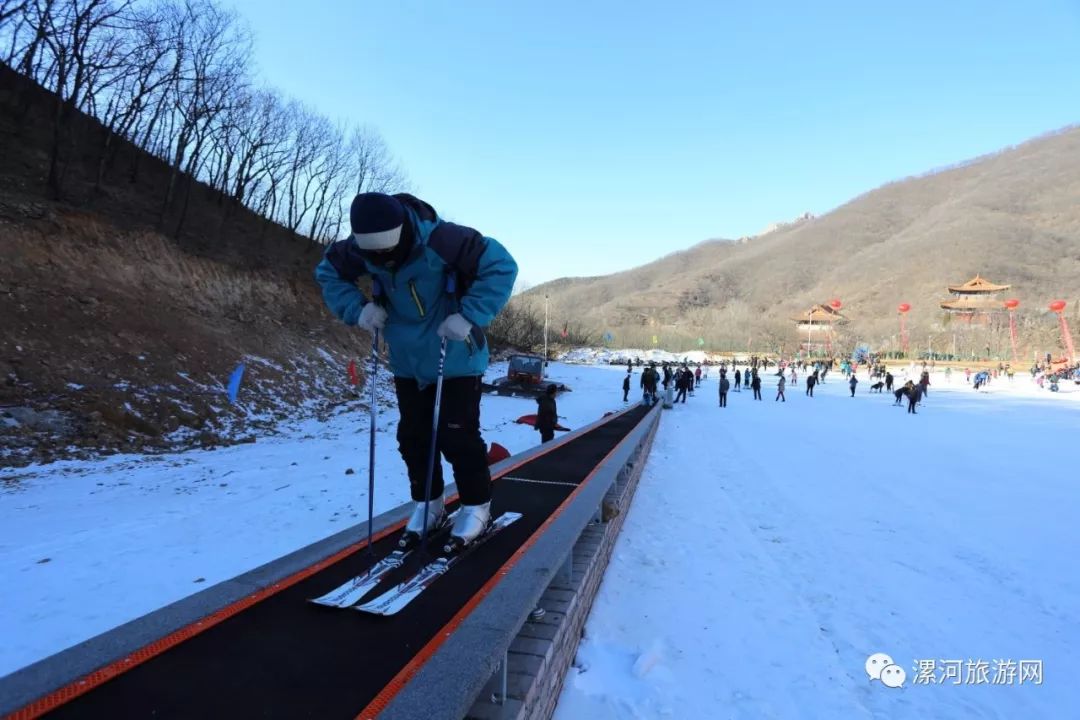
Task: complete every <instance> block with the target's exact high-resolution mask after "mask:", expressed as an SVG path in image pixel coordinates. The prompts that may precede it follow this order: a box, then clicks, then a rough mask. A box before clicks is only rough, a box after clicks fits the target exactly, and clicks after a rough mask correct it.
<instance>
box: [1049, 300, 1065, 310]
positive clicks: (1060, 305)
mask: <svg viewBox="0 0 1080 720" xmlns="http://www.w3.org/2000/svg"><path fill="white" fill-rule="evenodd" d="M1065 304H1066V303H1065V301H1064V300H1055V301H1054V302H1052V303H1050V309H1051V310H1053V311H1054V312H1056V313H1060V312H1064V311H1065Z"/></svg>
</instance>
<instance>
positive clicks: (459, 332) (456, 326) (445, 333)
mask: <svg viewBox="0 0 1080 720" xmlns="http://www.w3.org/2000/svg"><path fill="white" fill-rule="evenodd" d="M471 332H472V323H471V322H469V321H468V320H466V319H465V318H464V317H462V315H461V313H454V314H453V315H450V316H448V317H447V318H446V319H445V320H443V321H442V324H441V325H439V329H438V333H439V337H444V338H446V339H447V340H457V341H458V342H461V341H462V340H464V339H465V338H467V337H469V333H471Z"/></svg>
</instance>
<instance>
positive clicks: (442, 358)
mask: <svg viewBox="0 0 1080 720" xmlns="http://www.w3.org/2000/svg"><path fill="white" fill-rule="evenodd" d="M445 290H446V294H447V295H448V296H450V297H451V298H452V297H454V295H456V293H457V277H456V276H455V275H454V274H453V273H451V274H449V275H447V276H446V287H445ZM445 371H446V337H445V336H444V337H443V338H442V342H440V343H439V370H438V373H437V374H436V376H435V410H434V411H433V412H432V413H431V448H430V450H429V451H428V466H427V477H426V478H424V526H423V529H422V530H421V531H420V552H424V551H425V548H427V531H428V510H429V509H430V508H429V507H428V503H430V502H431V483H432V478H433V477H434V475H435V460H436V458H437V457H438V454H439V451H438V447H439V411H440V410H441V408H442V389H443V376H444V375H445Z"/></svg>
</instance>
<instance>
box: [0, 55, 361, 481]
mask: <svg viewBox="0 0 1080 720" xmlns="http://www.w3.org/2000/svg"><path fill="white" fill-rule="evenodd" d="M52 102H53V96H51V95H50V94H48V93H46V92H45V91H44V90H42V89H41V88H40V87H38V86H36V85H34V84H33V83H29V82H28V81H26V80H25V78H21V76H18V75H17V74H15V73H14V72H12V71H11V70H10V68H6V67H3V66H0V467H2V466H4V465H11V464H23V463H26V462H31V461H35V460H36V461H48V460H53V459H57V458H60V457H70V456H73V455H74V456H79V455H86V454H91V453H98V452H116V451H124V452H127V451H137V450H153V449H165V448H175V447H180V446H187V445H191V444H202V445H217V444H221V443H227V442H235V441H238V440H250V439H251V438H252V437H254V436H255V435H256V434H257V433H258V431H260V430H265V429H268V428H270V427H272V426H273V425H274V424H276V423H277V422H279V421H281V420H283V419H286V418H295V417H299V416H307V415H314V414H318V413H319V412H322V411H324V410H325V409H326V408H327V407H328V406H330V405H333V404H336V403H339V402H340V401H341V400H342V399H343V398H346V397H350V396H351V395H352V393H351V392H350V389H349V388H350V386H349V384H348V377H347V374H346V366H347V363H348V361H349V359H350V358H352V357H363V356H365V355H366V353H367V352H368V350H367V347H368V346H367V344H366V341H365V338H364V337H362V335H361V334H360V333H357V332H356V331H355V330H349V329H347V328H345V327H343V326H341V324H340V323H338V322H337V321H336V320H334V319H333V318H332V317H331V316H330V314H329V313H328V312H327V311H326V309H325V308H324V306H323V303H322V298H321V297H320V295H319V291H318V287H317V286H316V284H315V282H314V279H313V276H312V272H313V269H314V267H315V264H316V263H317V262H318V260H319V257H320V254H321V249H320V248H318V247H315V246H313V245H312V244H311V243H310V242H309V241H308V240H307V239H305V238H301V237H296V236H294V235H293V234H291V233H289V232H288V231H287V230H285V229H284V228H282V227H280V226H278V225H275V224H273V223H270V222H268V221H266V220H265V219H264V218H262V217H259V216H257V215H255V214H254V213H251V212H250V211H248V210H247V209H245V208H243V207H241V206H238V205H235V204H230V199H229V198H225V197H222V196H221V195H220V194H219V193H216V192H214V191H213V190H212V189H210V188H209V187H207V186H205V185H202V184H201V183H196V182H190V183H189V182H187V180H186V178H181V183H180V188H181V189H180V191H179V192H178V193H177V200H176V201H175V202H174V204H173V205H174V206H169V207H164V208H163V205H162V198H163V197H165V189H166V186H167V183H168V179H169V169H168V167H167V166H166V165H165V164H164V163H163V162H162V161H161V160H159V159H157V158H155V157H153V156H151V155H148V154H146V153H143V152H142V151H140V150H139V149H138V148H136V147H134V146H133V145H130V144H128V143H125V142H123V141H122V140H119V139H117V140H116V142H115V143H114V144H113V146H112V147H113V150H112V152H111V153H110V154H109V155H108V162H107V164H106V166H105V167H106V172H105V173H104V174H103V175H100V176H99V171H100V169H101V167H102V166H101V165H100V157H101V155H100V153H99V152H98V151H97V150H98V149H99V148H101V147H102V143H101V139H102V137H103V133H104V129H103V128H102V127H101V126H100V125H99V124H98V123H96V121H94V120H93V119H92V118H88V117H85V116H81V117H80V118H78V119H77V122H76V123H75V126H74V129H73V130H72V134H73V136H74V140H73V143H72V146H73V147H77V148H79V149H81V151H80V152H74V151H73V152H72V153H70V154H69V157H68V160H67V166H66V168H65V181H64V188H65V191H64V197H63V198H62V199H61V200H58V201H57V200H53V199H52V198H50V197H49V194H48V192H47V188H46V183H45V178H46V176H47V167H48V147H49V138H50V133H49V122H50V117H51V115H50V112H49V110H50V108H51V107H52V106H51V103H52ZM75 141H77V142H75ZM99 177H101V178H103V180H104V182H98V180H99ZM177 207H183V208H184V212H183V214H182V215H181V214H180V213H179V211H178V210H177V209H176V208H177ZM163 210H164V213H163ZM240 362H244V363H245V367H246V371H245V373H244V377H243V383H242V385H241V389H240V394H239V398H238V402H237V403H236V404H235V405H234V404H230V403H229V402H228V399H227V397H226V392H225V384H226V383H227V382H228V378H229V375H230V374H231V373H232V371H233V370H234V368H236V366H237V365H238V364H239V363H240ZM361 365H362V364H361Z"/></svg>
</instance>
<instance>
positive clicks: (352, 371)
mask: <svg viewBox="0 0 1080 720" xmlns="http://www.w3.org/2000/svg"><path fill="white" fill-rule="evenodd" d="M349 382H351V383H352V384H353V385H359V384H360V376H359V375H358V374H357V373H356V361H355V360H350V361H349Z"/></svg>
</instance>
